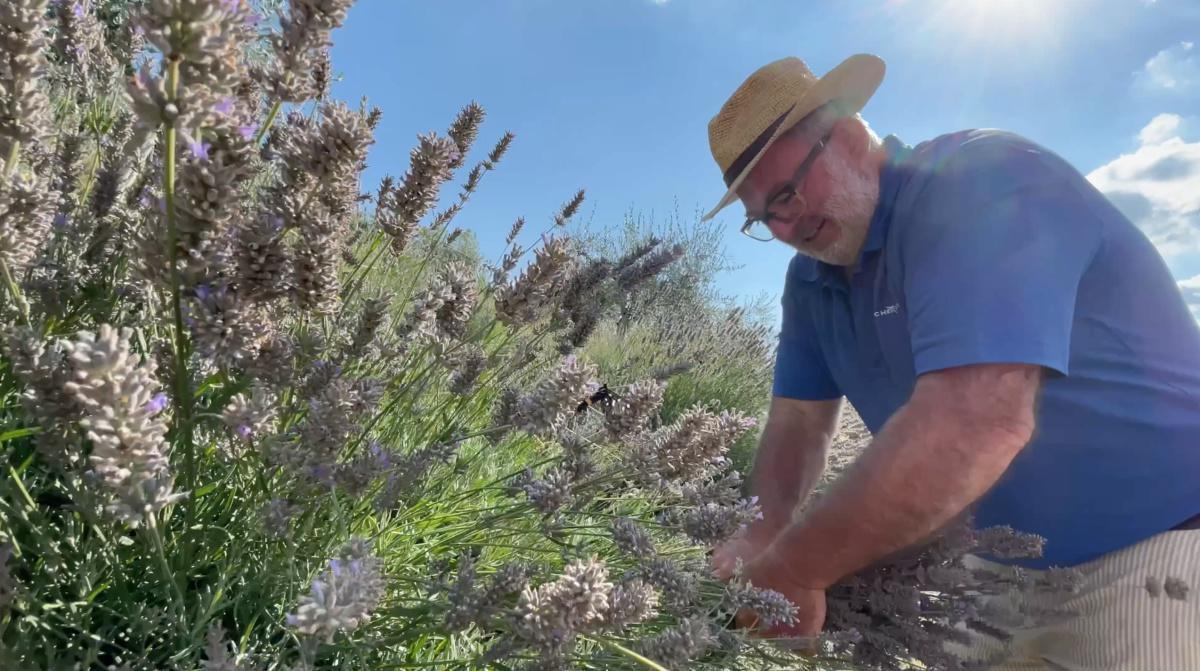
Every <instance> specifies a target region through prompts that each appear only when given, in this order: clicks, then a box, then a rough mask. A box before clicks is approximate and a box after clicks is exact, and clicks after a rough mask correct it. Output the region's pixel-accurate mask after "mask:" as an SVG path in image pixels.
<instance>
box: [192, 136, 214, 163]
mask: <svg viewBox="0 0 1200 671" xmlns="http://www.w3.org/2000/svg"><path fill="white" fill-rule="evenodd" d="M210 149H212V145H211V144H209V143H207V142H205V141H203V140H199V139H196V140H191V139H189V140H188V151H190V152H191V153H192V156H195V157H196V158H198V159H200V160H201V161H207V160H208V152H209V150H210Z"/></svg>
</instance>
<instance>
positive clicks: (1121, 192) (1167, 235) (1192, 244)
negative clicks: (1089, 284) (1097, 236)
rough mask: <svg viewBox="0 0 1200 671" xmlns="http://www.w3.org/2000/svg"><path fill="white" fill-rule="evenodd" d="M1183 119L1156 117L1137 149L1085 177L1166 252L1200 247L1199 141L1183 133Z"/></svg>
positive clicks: (1144, 129)
mask: <svg viewBox="0 0 1200 671" xmlns="http://www.w3.org/2000/svg"><path fill="white" fill-rule="evenodd" d="M1187 121H1188V120H1185V119H1182V118H1181V117H1179V116H1178V115H1174V114H1160V115H1158V116H1156V117H1154V119H1153V120H1151V121H1150V123H1148V124H1147V125H1146V127H1145V128H1143V129H1142V130H1141V132H1140V133H1138V139H1139V141H1140V142H1141V146H1139V147H1138V148H1137V150H1135V151H1134V152H1133V153H1132V154H1122V155H1121V156H1118V157H1117V158H1115V159H1113V160H1112V161H1110V162H1109V163H1107V164H1106V165H1103V166H1101V167H1099V168H1097V169H1095V170H1093V171H1092V172H1091V173H1089V174H1088V176H1087V177H1088V180H1090V181H1091V182H1092V184H1094V185H1095V186H1096V188H1098V189H1100V191H1102V192H1104V194H1105V195H1106V196H1108V198H1109V200H1111V201H1112V202H1113V204H1115V205H1116V206H1117V207H1118V208H1119V209H1120V210H1121V211H1122V212H1124V213H1125V215H1126V216H1127V217H1129V218H1130V219H1131V220H1132V221H1133V222H1134V223H1135V224H1137V225H1138V226H1139V227H1140V228H1141V229H1142V230H1143V231H1144V232H1145V233H1146V235H1147V236H1148V237H1149V238H1150V240H1151V241H1153V242H1154V244H1155V245H1157V246H1158V249H1159V251H1160V252H1161V253H1162V254H1163V256H1165V257H1169V256H1173V255H1177V254H1181V253H1184V252H1195V251H1197V250H1200V142H1187V141H1185V140H1184V139H1183V138H1182V137H1181V132H1182V130H1183V129H1184V128H1185V127H1186V126H1187V125H1188V124H1187Z"/></svg>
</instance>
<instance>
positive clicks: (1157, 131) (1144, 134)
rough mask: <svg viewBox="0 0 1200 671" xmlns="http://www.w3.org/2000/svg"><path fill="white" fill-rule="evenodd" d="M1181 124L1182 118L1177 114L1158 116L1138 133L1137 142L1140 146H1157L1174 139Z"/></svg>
mask: <svg viewBox="0 0 1200 671" xmlns="http://www.w3.org/2000/svg"><path fill="white" fill-rule="evenodd" d="M1182 122H1183V118H1182V117H1180V116H1179V115H1178V114H1159V115H1158V116H1156V117H1154V118H1153V119H1151V120H1150V123H1148V124H1146V127H1145V128H1143V129H1142V130H1141V132H1139V133H1138V141H1140V142H1141V143H1142V144H1158V143H1160V142H1163V141H1164V140H1168V139H1170V138H1172V137H1175V136H1176V135H1177V134H1178V133H1179V126H1180V124H1181V123H1182Z"/></svg>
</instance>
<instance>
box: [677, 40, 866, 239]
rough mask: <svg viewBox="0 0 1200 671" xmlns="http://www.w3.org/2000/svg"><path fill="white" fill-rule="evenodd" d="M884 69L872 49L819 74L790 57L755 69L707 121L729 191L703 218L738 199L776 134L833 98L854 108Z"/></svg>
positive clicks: (852, 110)
mask: <svg viewBox="0 0 1200 671" xmlns="http://www.w3.org/2000/svg"><path fill="white" fill-rule="evenodd" d="M883 72H884V64H883V60H882V59H880V58H879V57H878V56H872V55H870V54H855V55H854V56H851V57H850V58H847V59H846V60H844V61H842V62H841V63H840V64H839V65H838V66H837V67H835V68H834V69H832V70H830V71H829V72H827V73H826V74H825V76H824V77H821V78H817V77H816V76H814V75H813V73H812V72H811V71H810V70H809V69H808V66H807V65H805V64H804V61H802V60H800V59H799V58H794V57H789V58H783V59H780V60H777V61H775V62H774V63H769V64H767V65H764V66H763V67H761V68H759V69H758V70H756V71H754V73H753V74H751V75H750V76H749V77H748V78H747V79H746V81H744V82H742V85H741V86H739V87H738V88H737V90H736V91H734V92H733V95H731V96H729V100H727V101H725V105H724V106H722V107H721V111H720V112H718V113H717V116H715V117H713V119H712V121H709V122H708V144H709V146H710V147H711V148H712V154H713V158H714V159H716V160H717V165H718V166H719V167H720V168H721V174H722V175H723V176H724V178H725V185H726V186H727V187H729V191H727V192H726V193H725V195H724V196H723V197H722V198H721V202H719V203H717V206H716V207H714V208H713V209H712V211H711V212H709V213H708V214H706V215H704V218H703V219H701V221H708V220H709V219H711V218H712V217H713V215H715V214H716V213H717V212H720V211H721V210H722V209H724V208H725V207H726V206H727V205H729V204H730V203H732V202H733V201H735V200H737V193H736V191H737V188H738V186H739V185H741V183H742V180H744V179H746V176H747V175H749V174H750V171H751V170H753V169H754V166H755V165H756V164H757V163H758V160H759V159H760V158H762V155H763V154H765V153H766V151H767V149H768V148H770V146H771V145H772V144H774V142H775V140H776V139H777V138H778V137H779V136H780V135H782V134H783V133H784V132H786V131H787V130H788V129H789V128H791V127H792V126H795V125H796V124H797V123H798V122H799V121H800V120H801V119H803V118H804V117H806V116H808V114H809V113H810V112H812V111H814V110H816V109H817V108H819V107H821V106H822V105H824V104H825V103H828V102H830V101H833V100H840V101H841V102H842V104H843V105H844V110H843V111H844V113H845V114H855V113H857V112H858V111H859V110H861V109H862V108H863V106H864V105H866V104H867V100H868V99H870V97H871V95H872V94H873V93H875V89H876V88H878V87H879V84H880V82H882V81H883Z"/></svg>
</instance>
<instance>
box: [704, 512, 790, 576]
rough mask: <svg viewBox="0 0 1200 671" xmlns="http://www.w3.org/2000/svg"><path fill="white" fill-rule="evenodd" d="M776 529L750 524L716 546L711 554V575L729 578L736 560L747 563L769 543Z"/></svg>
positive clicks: (773, 537) (773, 538)
mask: <svg viewBox="0 0 1200 671" xmlns="http://www.w3.org/2000/svg"><path fill="white" fill-rule="evenodd" d="M777 531H778V529H776V528H772V527H766V526H764V525H762V524H752V525H750V526H748V527H746V528H745V529H742V530H741V531H739V532H738V533H737V534H736V535H734V537H733V538H730V539H729V540H727V541H725V542H724V543H722V544H721V545H719V546H717V548H716V549H715V550H713V554H712V567H713V576H715V577H716V578H717V579H718V580H729V578H730V577H732V576H733V569H734V567H735V566H736V565H737V561H738V560H739V559H741V560H742V564H749V563H750V562H751V561H753V560H754V559H755V558H756V557H758V556H759V555H760V554H762V553H763V552H764V551H765V550H766V549H767V547H769V546H770V545H771V541H773V540H775V536H776V533H777Z"/></svg>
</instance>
